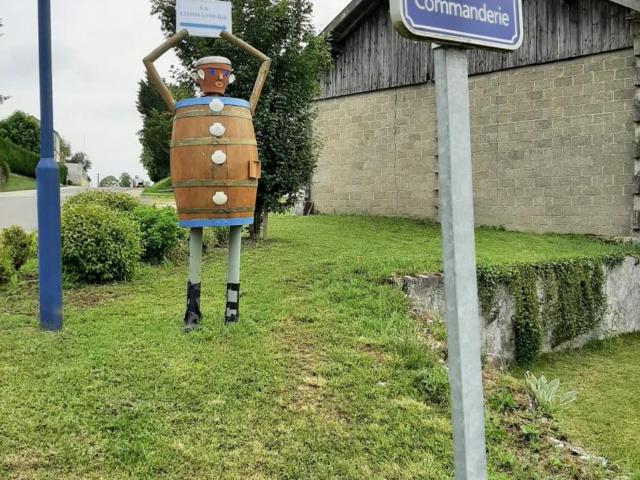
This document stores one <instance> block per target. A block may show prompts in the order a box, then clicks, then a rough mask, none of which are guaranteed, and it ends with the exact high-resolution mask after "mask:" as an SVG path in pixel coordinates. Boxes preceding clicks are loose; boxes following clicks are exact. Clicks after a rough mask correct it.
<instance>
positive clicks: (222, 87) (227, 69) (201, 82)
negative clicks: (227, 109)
mask: <svg viewBox="0 0 640 480" xmlns="http://www.w3.org/2000/svg"><path fill="white" fill-rule="evenodd" d="M231 72H232V70H231V65H227V64H209V65H202V66H200V68H199V70H198V72H197V76H196V77H195V79H196V82H197V83H198V86H199V87H200V89H201V90H202V91H203V92H204V93H205V94H207V95H208V94H216V95H224V93H225V91H226V89H227V87H228V86H229V83H232V82H233V79H234V75H233V74H232V73H231Z"/></svg>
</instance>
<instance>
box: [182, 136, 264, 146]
mask: <svg viewBox="0 0 640 480" xmlns="http://www.w3.org/2000/svg"><path fill="white" fill-rule="evenodd" d="M203 145H251V146H258V142H257V141H256V140H255V139H252V138H190V139H188V140H172V141H171V148H175V147H198V146H203Z"/></svg>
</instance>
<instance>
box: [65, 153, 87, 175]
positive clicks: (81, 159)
mask: <svg viewBox="0 0 640 480" xmlns="http://www.w3.org/2000/svg"><path fill="white" fill-rule="evenodd" d="M69 163H79V164H81V165H82V168H83V169H84V171H85V172H88V171H89V170H91V167H92V166H93V164H92V163H91V160H90V159H89V155H88V154H86V153H85V152H76V153H74V154H73V156H72V157H71V158H70V159H69Z"/></svg>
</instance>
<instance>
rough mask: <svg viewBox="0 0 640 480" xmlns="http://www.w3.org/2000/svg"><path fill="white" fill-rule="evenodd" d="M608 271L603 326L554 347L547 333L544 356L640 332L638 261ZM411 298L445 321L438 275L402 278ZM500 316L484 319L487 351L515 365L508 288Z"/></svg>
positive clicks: (417, 308) (503, 294)
mask: <svg viewBox="0 0 640 480" xmlns="http://www.w3.org/2000/svg"><path fill="white" fill-rule="evenodd" d="M603 268H604V272H605V291H606V293H607V312H606V314H605V319H604V322H603V323H602V325H601V326H600V327H599V328H597V329H595V330H593V331H591V332H589V333H587V334H585V335H582V336H580V337H578V338H576V339H574V340H572V341H571V342H568V343H566V344H564V345H561V346H559V347H558V348H555V349H554V348H552V346H551V329H548V330H547V331H545V332H544V333H545V335H544V337H545V339H544V343H543V348H542V351H543V352H544V353H548V352H553V351H558V350H566V349H569V348H579V347H582V346H584V345H585V344H587V343H589V342H590V341H592V340H602V339H605V338H607V337H612V336H618V335H622V334H625V333H632V332H638V331H640V265H639V263H638V261H637V260H636V259H635V258H627V259H625V260H624V262H623V263H622V264H620V265H619V266H616V267H612V268H609V267H603ZM397 281H398V283H399V284H400V285H401V286H402V288H403V289H404V291H405V292H406V293H407V294H408V296H409V297H410V298H411V301H412V303H413V308H414V309H415V311H416V312H417V313H419V314H429V315H432V316H437V317H439V318H444V316H445V298H444V279H443V278H442V277H441V276H436V275H421V276H418V277H402V278H400V279H397ZM497 296H498V305H499V306H498V315H497V318H496V319H495V320H494V321H493V322H491V323H489V322H488V321H487V319H486V318H484V317H481V323H482V325H483V326H484V327H483V331H482V346H483V352H484V353H485V354H486V355H487V356H489V357H491V358H493V359H494V360H496V361H499V362H505V363H508V362H511V361H513V360H514V359H515V341H514V333H513V322H512V319H513V315H514V311H515V305H514V301H513V299H512V298H511V296H510V295H509V291H508V288H507V286H506V285H501V286H499V288H498V292H497Z"/></svg>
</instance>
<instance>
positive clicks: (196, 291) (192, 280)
mask: <svg viewBox="0 0 640 480" xmlns="http://www.w3.org/2000/svg"><path fill="white" fill-rule="evenodd" d="M202 233H203V231H202V228H192V229H191V236H190V239H189V282H188V284H187V312H186V313H185V316H184V330H185V332H187V333H188V332H190V331H192V330H195V329H197V328H198V327H199V326H200V321H201V320H202V313H201V312H200V290H201V288H200V284H201V282H202V280H201V277H202Z"/></svg>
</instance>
